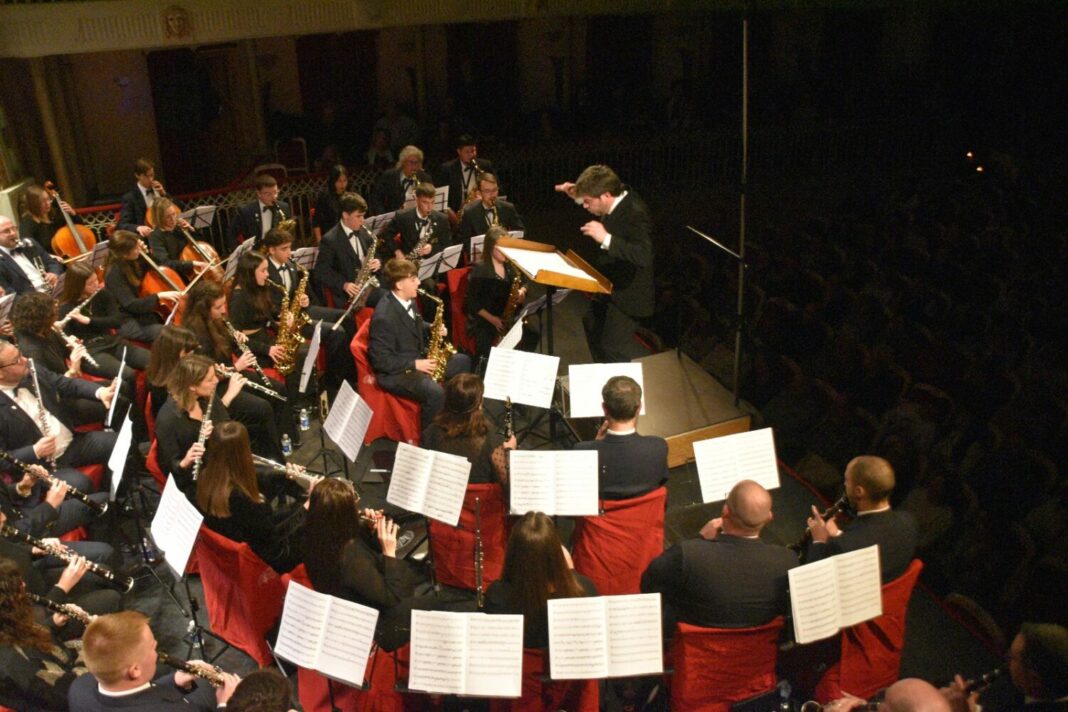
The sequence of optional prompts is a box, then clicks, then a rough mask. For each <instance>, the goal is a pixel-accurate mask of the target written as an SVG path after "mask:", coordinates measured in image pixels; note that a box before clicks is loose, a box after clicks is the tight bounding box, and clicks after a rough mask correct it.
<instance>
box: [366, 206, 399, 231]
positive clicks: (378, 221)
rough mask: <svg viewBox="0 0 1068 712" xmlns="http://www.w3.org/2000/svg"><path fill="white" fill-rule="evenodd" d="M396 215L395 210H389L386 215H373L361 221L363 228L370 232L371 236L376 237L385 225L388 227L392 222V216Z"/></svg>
mask: <svg viewBox="0 0 1068 712" xmlns="http://www.w3.org/2000/svg"><path fill="white" fill-rule="evenodd" d="M396 214H397V211H396V210H391V211H390V212H388V213H381V214H380V215H373V216H371V217H369V218H367V219H366V220H364V221H363V226H364V227H365V228H367V229H368V230H370V231H371V234H373V235H377V234H378V232H379V231H380V230H383V229H385V227H386V225H389V224H390V222H392V221H393V216H394V215H396Z"/></svg>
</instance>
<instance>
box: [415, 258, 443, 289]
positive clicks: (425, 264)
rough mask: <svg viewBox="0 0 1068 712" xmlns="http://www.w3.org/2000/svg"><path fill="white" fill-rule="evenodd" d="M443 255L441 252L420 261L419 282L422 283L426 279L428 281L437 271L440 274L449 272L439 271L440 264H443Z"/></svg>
mask: <svg viewBox="0 0 1068 712" xmlns="http://www.w3.org/2000/svg"><path fill="white" fill-rule="evenodd" d="M442 254H443V253H441V252H439V253H438V254H436V255H430V256H428V257H423V258H422V259H420V260H419V281H420V282H422V281H423V280H425V279H428V278H429V277H430V275H432V274H434V272H435V271H437V272H438V273H439V274H440V273H441V272H443V271H447V270H444V269H441V270H439V269H438V263H439V262H441V255H442Z"/></svg>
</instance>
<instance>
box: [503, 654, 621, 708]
mask: <svg viewBox="0 0 1068 712" xmlns="http://www.w3.org/2000/svg"><path fill="white" fill-rule="evenodd" d="M548 671H549V664H548V661H547V659H546V655H545V651H543V650H542V649H541V648H523V688H522V689H523V695H522V697H520V698H519V699H494V700H490V712H556V711H557V710H568V712H597V710H598V708H599V707H600V702H601V695H600V690H599V686H598V681H597V680H545V679H544V678H545V676H546V675H547V674H548Z"/></svg>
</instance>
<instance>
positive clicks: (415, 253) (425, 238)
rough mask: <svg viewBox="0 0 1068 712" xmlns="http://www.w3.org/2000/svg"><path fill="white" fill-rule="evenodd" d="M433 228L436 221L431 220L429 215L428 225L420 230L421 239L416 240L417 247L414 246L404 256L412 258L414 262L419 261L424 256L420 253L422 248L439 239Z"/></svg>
mask: <svg viewBox="0 0 1068 712" xmlns="http://www.w3.org/2000/svg"><path fill="white" fill-rule="evenodd" d="M433 230H434V223H433V222H431V220H430V216H429V215H427V216H426V225H423V227H422V229H420V230H419V239H418V240H417V241H416V243H415V247H413V248H412V249H411V251H410V252H408V254H406V255H405V256H404V259H406V260H412V261H413V262H418V261H419V258H420V257H422V255H420V254H419V252H420V250H422V249H423V248H424V247H426V246H427V245H432V244H434V242H435V241H437V238H436V237H434V235H433V234H432V232H433Z"/></svg>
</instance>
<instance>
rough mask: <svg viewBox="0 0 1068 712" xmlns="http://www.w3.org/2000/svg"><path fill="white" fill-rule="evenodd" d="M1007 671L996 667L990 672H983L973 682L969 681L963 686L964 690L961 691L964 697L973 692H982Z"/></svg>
mask: <svg viewBox="0 0 1068 712" xmlns="http://www.w3.org/2000/svg"><path fill="white" fill-rule="evenodd" d="M1008 671H1009V669H1008V668H1007V667H997V668H994V669H993V670H991V671H990V672H985V673H983V674H982V675H980V676H979V677H977V678H975V679H974V680H969V681H968V682H967V683H965V685H964V689H963V690H961V692H963V693H964V694H965V696H967V695H970V694H972V693H973V692H982V691H983V690H985V689H986V688H988V687H990V685H991V684H993V682H994V681H995V680H997V679H998V678H1000V677H1002V676H1003V675H1004V674H1005V673H1007V672H1008Z"/></svg>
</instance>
